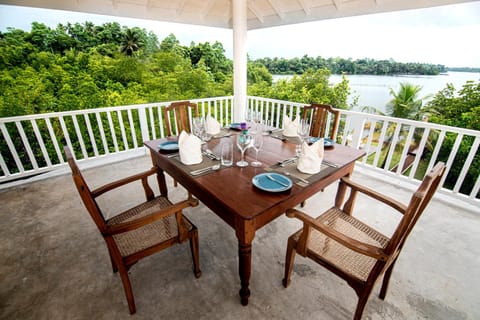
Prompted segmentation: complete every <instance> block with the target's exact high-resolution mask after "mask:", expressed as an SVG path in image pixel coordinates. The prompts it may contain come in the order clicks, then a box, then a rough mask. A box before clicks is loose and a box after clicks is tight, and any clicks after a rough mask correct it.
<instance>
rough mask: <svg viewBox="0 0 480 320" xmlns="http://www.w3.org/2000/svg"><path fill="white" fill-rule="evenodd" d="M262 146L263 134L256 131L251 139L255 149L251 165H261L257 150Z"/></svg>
mask: <svg viewBox="0 0 480 320" xmlns="http://www.w3.org/2000/svg"><path fill="white" fill-rule="evenodd" d="M262 146H263V135H262V133H261V132H257V134H255V135H254V136H253V141H252V147H253V149H254V150H255V161H253V162H252V163H250V165H251V166H252V167H260V166H261V165H262V163H261V162H260V161H258V152H259V151H260V149H261V148H262Z"/></svg>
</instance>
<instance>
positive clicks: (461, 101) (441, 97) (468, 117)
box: [427, 80, 480, 197]
mask: <svg viewBox="0 0 480 320" xmlns="http://www.w3.org/2000/svg"><path fill="white" fill-rule="evenodd" d="M427 108H428V110H429V111H430V112H431V116H430V121H432V122H435V123H440V124H445V125H449V126H455V127H461V128H467V129H472V130H480V120H479V119H480V80H479V82H477V83H475V82H473V81H468V82H466V83H465V84H464V85H463V87H462V89H460V90H459V91H458V92H457V91H456V90H455V88H454V87H453V85H451V84H448V85H447V87H446V88H445V89H443V90H441V91H440V92H438V93H437V94H436V95H435V96H434V98H433V99H432V100H431V101H430V102H429V103H428V104H427ZM456 139H457V135H456V134H447V135H446V137H445V140H444V142H443V143H442V147H441V150H440V154H439V156H438V160H440V161H444V162H446V161H447V160H448V157H449V156H450V152H451V150H452V148H453V145H454V143H455V141H456ZM473 142H474V137H472V136H464V137H463V139H462V143H461V144H460V147H459V149H458V151H457V155H456V157H455V161H453V163H452V166H451V168H450V171H449V174H448V176H447V178H446V180H445V185H446V186H447V187H450V188H452V187H453V186H454V183H455V182H456V180H457V178H458V176H459V175H460V172H461V170H462V169H463V165H464V163H465V161H466V159H467V157H468V155H469V153H470V150H471V148H472V145H473ZM479 175H480V150H477V152H476V154H475V156H474V159H473V162H472V164H471V165H470V167H469V169H468V172H467V175H466V177H465V180H464V182H463V184H462V186H461V188H460V191H461V192H462V193H466V194H468V193H470V192H471V190H472V188H473V186H474V184H475V182H476V180H477V179H478V176H479ZM477 197H479V195H477Z"/></svg>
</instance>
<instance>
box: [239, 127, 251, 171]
mask: <svg viewBox="0 0 480 320" xmlns="http://www.w3.org/2000/svg"><path fill="white" fill-rule="evenodd" d="M251 143H252V136H251V135H248V134H239V135H237V147H238V149H240V152H241V153H242V158H241V160H240V161H238V162H237V166H239V167H246V166H248V162H247V161H245V159H244V155H245V150H247V148H248V147H250V145H251Z"/></svg>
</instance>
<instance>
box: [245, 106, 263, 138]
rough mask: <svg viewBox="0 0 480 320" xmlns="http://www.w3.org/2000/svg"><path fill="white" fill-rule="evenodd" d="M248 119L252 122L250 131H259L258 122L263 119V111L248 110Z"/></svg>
mask: <svg viewBox="0 0 480 320" xmlns="http://www.w3.org/2000/svg"><path fill="white" fill-rule="evenodd" d="M246 120H247V121H248V122H250V128H251V129H250V132H252V133H257V131H258V124H259V122H260V120H261V113H260V112H256V111H254V110H250V111H247V118H246Z"/></svg>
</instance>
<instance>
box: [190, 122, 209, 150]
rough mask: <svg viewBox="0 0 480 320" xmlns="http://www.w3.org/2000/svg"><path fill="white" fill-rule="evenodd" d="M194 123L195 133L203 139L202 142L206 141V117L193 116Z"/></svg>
mask: <svg viewBox="0 0 480 320" xmlns="http://www.w3.org/2000/svg"><path fill="white" fill-rule="evenodd" d="M192 124H193V134H194V135H196V136H197V137H199V138H200V139H201V140H202V144H203V143H205V141H204V138H205V134H206V128H205V118H204V117H193V119H192Z"/></svg>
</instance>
